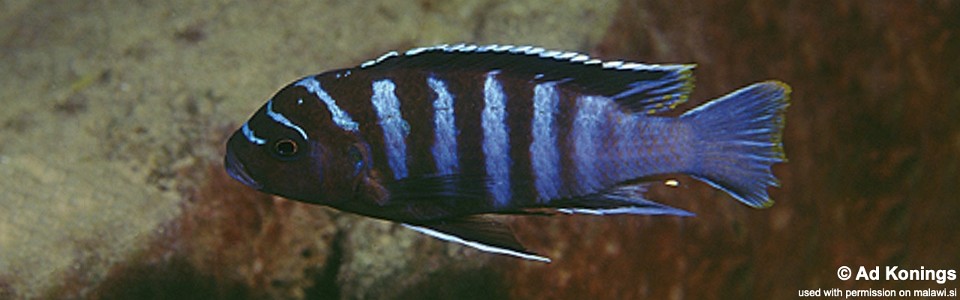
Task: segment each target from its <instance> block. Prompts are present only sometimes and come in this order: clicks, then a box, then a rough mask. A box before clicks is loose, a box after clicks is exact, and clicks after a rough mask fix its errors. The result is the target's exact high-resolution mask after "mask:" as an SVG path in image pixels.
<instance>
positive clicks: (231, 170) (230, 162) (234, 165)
mask: <svg viewBox="0 0 960 300" xmlns="http://www.w3.org/2000/svg"><path fill="white" fill-rule="evenodd" d="M223 165H224V167H226V169H227V174H230V177H233V179H236V180H237V181H239V182H240V183H243V184H244V185H246V186H249V187H252V188H254V189H256V190H260V189H262V188H263V185H262V184H260V183H259V182H257V181H256V180H254V179H253V177H250V173H248V172H247V168H245V167H244V166H243V163H242V162H240V160H239V159H237V155H236V154H235V153H234V152H233V150H231V149H230V148H229V147H228V148H227V155H226V156H225V157H224V159H223Z"/></svg>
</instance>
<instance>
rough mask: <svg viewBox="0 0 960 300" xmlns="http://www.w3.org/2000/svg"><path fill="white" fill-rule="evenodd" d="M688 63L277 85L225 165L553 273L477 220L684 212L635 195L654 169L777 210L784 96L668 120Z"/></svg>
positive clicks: (524, 61) (372, 64)
mask: <svg viewBox="0 0 960 300" xmlns="http://www.w3.org/2000/svg"><path fill="white" fill-rule="evenodd" d="M693 67H694V66H693V65H650V64H641V63H633V62H622V61H607V62H603V61H600V60H597V59H593V58H590V57H588V56H586V55H584V54H579V53H575V52H560V51H549V50H545V49H543V48H539V47H531V46H522V47H518V46H500V45H489V46H477V45H465V44H460V45H452V46H450V45H440V46H435V47H426V48H416V49H412V50H409V51H407V52H405V53H402V54H401V53H397V52H390V53H387V54H385V55H383V56H381V57H379V58H377V59H375V60H371V61H368V62H365V63H363V64H361V65H360V66H358V67H354V68H349V69H341V70H334V71H329V72H325V73H322V74H318V75H312V76H308V77H305V78H302V79H300V80H297V81H295V82H293V83H292V84H290V85H288V86H286V87H284V88H283V89H281V90H280V91H279V92H277V94H276V95H274V96H273V98H271V99H270V100H269V101H267V103H266V104H265V105H264V106H263V107H261V108H260V109H259V110H258V111H257V112H256V113H254V114H253V116H252V117H251V118H250V119H249V120H248V121H247V122H246V123H244V124H243V126H242V127H241V128H240V129H238V130H237V131H236V132H235V133H234V134H233V135H232V136H231V137H230V139H229V141H227V151H226V157H225V166H226V169H227V172H229V174H230V175H231V176H232V177H233V178H235V179H236V180H238V181H240V182H242V183H244V184H246V185H248V186H250V187H252V188H254V189H257V190H259V191H262V192H266V193H271V194H276V195H280V196H283V197H286V198H290V199H293V200H298V201H303V202H308V203H314V204H322V205H327V206H330V207H334V208H337V209H339V210H343V211H348V212H352V213H356V214H360V215H364V216H369V217H374V218H379V219H384V220H389V221H394V222H400V223H403V224H404V225H405V226H406V227H409V228H411V229H413V230H416V231H419V232H421V233H425V234H428V235H431V236H434V237H437V238H440V239H443V240H447V241H453V242H458V243H462V244H466V245H468V246H472V247H476V248H478V249H481V250H484V251H489V252H495V253H501V254H508V255H514V256H518V257H522V258H526V259H532V260H539V261H547V262H548V261H549V259H548V258H546V257H543V256H540V255H537V254H534V253H532V252H530V251H528V250H526V249H525V248H524V247H523V246H522V245H521V244H520V243H519V242H518V241H517V239H516V238H515V237H514V236H513V234H512V232H511V231H510V229H509V228H508V227H506V226H505V225H503V224H501V223H499V222H496V221H494V220H492V219H491V218H488V217H484V216H482V215H483V214H524V213H536V212H541V213H542V212H543V210H544V209H547V210H550V209H555V210H558V211H560V212H564V213H583V214H598V215H605V214H640V215H677V216H690V215H692V214H691V213H689V212H687V211H684V210H681V209H677V208H673V207H670V206H667V205H664V204H660V203H657V202H653V201H650V200H647V199H644V198H643V192H644V190H645V187H646V185H647V184H649V182H647V183H645V182H643V180H642V178H645V177H648V176H652V175H659V174H688V175H690V176H692V177H694V178H697V179H699V180H701V181H703V182H706V183H708V184H710V185H711V186H713V187H716V188H718V189H720V190H723V191H725V192H726V193H727V194H729V195H730V196H732V197H733V198H735V199H737V200H739V201H740V202H743V203H745V204H747V205H749V206H753V207H766V206H769V205H771V204H772V201H771V200H770V198H769V196H768V194H767V187H769V186H776V185H777V180H776V178H775V177H774V175H773V174H772V172H771V169H770V168H771V165H772V164H774V163H777V162H783V161H785V159H786V157H785V155H784V152H783V146H782V142H781V139H782V130H783V126H784V112H785V110H786V107H787V105H788V95H789V93H790V88H789V87H788V86H787V85H786V84H784V83H782V82H778V81H767V82H761V83H756V84H753V85H750V86H747V87H745V88H742V89H740V90H737V91H734V92H732V93H730V94H728V95H726V96H723V97H720V98H719V99H715V100H712V101H709V102H707V103H705V104H703V105H701V106H699V107H696V108H694V109H691V110H689V111H687V112H685V113H683V114H680V115H679V116H673V117H672V116H669V115H670V114H668V113H667V112H669V111H671V110H673V109H674V108H676V106H677V105H678V104H680V103H682V102H684V101H685V100H687V97H688V95H689V93H690V91H691V90H692V89H693V75H692V70H693ZM673 115H677V114H673Z"/></svg>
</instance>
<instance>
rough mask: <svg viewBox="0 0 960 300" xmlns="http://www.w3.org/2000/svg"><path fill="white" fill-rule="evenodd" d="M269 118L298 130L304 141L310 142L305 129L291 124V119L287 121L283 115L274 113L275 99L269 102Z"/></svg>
mask: <svg viewBox="0 0 960 300" xmlns="http://www.w3.org/2000/svg"><path fill="white" fill-rule="evenodd" d="M267 116H269V117H270V118H271V119H273V120H274V121H276V122H277V123H280V124H281V125H283V126H287V127H289V128H290V129H293V130H296V131H297V132H299V133H300V136H301V137H303V140H305V141H308V140H310V139H309V138H307V133H306V132H304V131H303V128H300V126H297V124H293V122H290V119H287V118H286V117H284V116H283V115H282V114H280V113H278V112H275V111H273V99H270V101H267Z"/></svg>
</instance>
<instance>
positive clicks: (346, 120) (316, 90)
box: [295, 76, 359, 131]
mask: <svg viewBox="0 0 960 300" xmlns="http://www.w3.org/2000/svg"><path fill="white" fill-rule="evenodd" d="M295 85H296V86H302V87H304V88H306V89H307V91H308V92H311V93H313V94H314V95H317V98H320V101H323V103H324V104H326V105H327V110H329V111H330V116H331V117H332V118H333V123H335V124H337V126H338V127H340V128H342V129H343V130H347V131H357V128H358V127H359V125H357V122H354V121H353V118H350V115H349V114H347V112H345V111H343V110H342V109H340V107H339V106H337V102H336V101H334V100H333V97H330V95H329V94H327V92H326V91H324V90H323V88H322V87H320V81H317V79H316V78H314V77H313V76H310V77H307V78H304V79H303V80H300V81H298V82H297V83H296V84H295Z"/></svg>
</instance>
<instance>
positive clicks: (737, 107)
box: [681, 81, 790, 207]
mask: <svg viewBox="0 0 960 300" xmlns="http://www.w3.org/2000/svg"><path fill="white" fill-rule="evenodd" d="M789 95H790V87H789V86H788V85H786V84H785V83H783V82H779V81H767V82H761V83H756V84H753V85H751V86H748V87H745V88H742V89H739V90H737V91H735V92H733V93H730V94H727V95H726V96H723V97H721V98H719V99H715V100H713V101H710V102H707V103H706V104H703V105H701V106H699V107H697V108H694V109H692V110H690V111H688V112H686V113H684V114H683V115H682V116H681V119H683V120H685V121H688V122H689V123H688V124H691V126H693V127H694V132H696V135H697V139H698V144H697V151H698V154H699V155H698V157H697V160H696V163H695V164H694V165H693V167H692V169H691V170H689V172H690V173H691V175H692V176H694V177H695V178H697V179H700V180H702V181H704V182H706V183H708V184H710V185H712V186H714V187H716V188H718V189H721V190H723V191H725V192H727V193H728V194H730V195H731V196H733V197H734V198H736V199H737V200H739V201H740V202H743V203H745V204H747V205H750V206H753V207H769V206H771V205H773V201H772V200H770V196H769V195H768V194H767V187H769V186H777V185H778V182H777V178H776V177H774V176H773V173H772V172H771V171H770V166H771V165H773V164H775V163H778V162H783V161H786V155H785V154H784V152H783V126H784V113H785V111H786V108H787V106H788V105H789Z"/></svg>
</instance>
